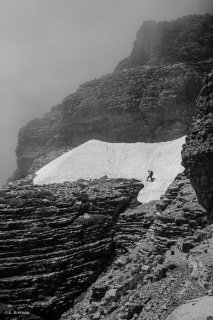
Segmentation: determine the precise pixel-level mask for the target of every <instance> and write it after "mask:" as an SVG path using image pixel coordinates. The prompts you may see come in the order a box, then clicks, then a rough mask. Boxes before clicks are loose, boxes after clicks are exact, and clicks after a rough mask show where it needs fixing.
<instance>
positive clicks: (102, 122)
mask: <svg viewBox="0 0 213 320" xmlns="http://www.w3.org/2000/svg"><path fill="white" fill-rule="evenodd" d="M201 79H202V72H200V71H197V70H194V69H193V68H191V67H187V66H185V65H184V64H177V65H171V66H166V67H163V66H161V67H137V68H135V69H129V70H126V71H121V72H114V73H112V74H110V75H107V76H104V77H102V78H99V79H96V80H93V81H90V82H87V83H85V84H84V85H82V86H81V87H80V88H79V89H78V90H77V91H76V93H74V94H72V95H70V96H68V97H67V98H66V99H65V100H64V101H63V103H62V104H61V105H58V106H56V107H54V108H53V109H52V110H51V111H50V112H49V113H47V114H46V115H45V116H44V117H43V118H42V119H36V120H33V121H31V122H29V123H28V124H27V125H26V126H25V127H24V128H22V129H21V130H20V132H19V140H18V147H17V150H16V154H17V164H18V172H17V175H16V176H15V178H19V177H24V176H25V175H27V174H28V172H29V171H31V172H34V171H35V170H37V169H38V168H40V167H42V166H43V165H44V164H46V163H48V162H50V161H51V160H53V159H55V158H56V157H58V156H59V155H61V154H62V153H63V152H65V151H67V150H68V149H72V148H74V147H77V146H78V145H80V144H82V143H84V142H86V141H88V140H91V139H97V140H102V141H107V142H159V141H168V140H174V139H176V138H180V137H182V136H184V134H185V130H186V128H187V126H188V124H189V122H190V120H191V118H192V115H193V113H194V108H195V101H196V98H197V95H198V93H199V91H200V89H201V82H202V80H201Z"/></svg>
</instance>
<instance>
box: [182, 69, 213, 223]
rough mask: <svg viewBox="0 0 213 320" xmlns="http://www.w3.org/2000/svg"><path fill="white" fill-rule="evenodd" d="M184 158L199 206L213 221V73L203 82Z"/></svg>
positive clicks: (184, 149) (184, 147)
mask: <svg viewBox="0 0 213 320" xmlns="http://www.w3.org/2000/svg"><path fill="white" fill-rule="evenodd" d="M182 158H183V165H184V166H185V168H186V174H187V176H188V177H189V178H190V180H191V182H192V185H193V187H194V188H195V190H196V192H197V196H198V199H199V201H200V203H201V204H202V205H203V206H204V207H205V208H206V209H207V210H208V211H209V212H211V213H212V218H213V73H211V74H209V75H208V76H207V77H206V78H205V80H204V86H203V88H202V90H201V93H200V96H199V99H198V101H197V106H196V115H195V117H194V119H193V122H192V124H191V126H190V128H189V130H188V133H187V138H186V144H185V145H184V146H183V151H182Z"/></svg>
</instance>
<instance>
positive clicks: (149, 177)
mask: <svg viewBox="0 0 213 320" xmlns="http://www.w3.org/2000/svg"><path fill="white" fill-rule="evenodd" d="M148 173H149V175H148V177H147V179H146V181H149V179H150V181H151V182H153V181H154V180H155V179H154V178H153V171H150V170H148Z"/></svg>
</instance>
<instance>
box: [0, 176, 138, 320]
mask: <svg viewBox="0 0 213 320" xmlns="http://www.w3.org/2000/svg"><path fill="white" fill-rule="evenodd" d="M141 187H142V184H141V183H140V182H137V181H135V180H124V179H121V180H109V179H104V178H103V179H101V180H93V181H77V182H75V183H64V184H58V185H54V184H53V185H49V186H37V185H33V184H32V181H31V180H30V179H26V180H20V181H18V182H16V183H11V184H9V185H8V186H7V187H6V188H3V189H2V190H1V191H0V203H1V204H0V219H1V221H3V222H4V223H2V224H1V227H0V251H1V253H0V302H1V303H4V304H5V305H8V304H9V305H12V308H10V311H11V313H13V310H15V311H18V312H29V318H30V316H32V314H34V315H37V316H38V319H45V320H47V319H57V318H58V317H59V315H60V314H61V313H62V312H63V311H64V310H66V309H67V308H68V307H69V306H71V305H72V303H73V301H74V299H75V298H76V297H77V296H79V294H81V293H82V292H83V291H85V290H86V288H87V287H88V286H89V285H90V284H91V283H92V282H93V281H94V280H95V279H96V278H97V276H98V275H99V274H100V272H101V271H102V269H103V267H104V266H105V265H106V264H107V263H108V262H109V261H110V259H111V255H112V253H113V250H114V247H115V242H114V236H115V233H116V221H117V219H118V215H119V213H120V212H122V211H123V210H124V209H125V208H126V207H127V206H128V205H129V203H130V202H131V201H132V200H133V199H134V198H135V197H136V195H137V193H138V192H139V190H140V189H141ZM33 319H34V318H33Z"/></svg>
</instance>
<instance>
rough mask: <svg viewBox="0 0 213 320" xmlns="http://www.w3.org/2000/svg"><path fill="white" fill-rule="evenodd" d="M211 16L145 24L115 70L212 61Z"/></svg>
mask: <svg viewBox="0 0 213 320" xmlns="http://www.w3.org/2000/svg"><path fill="white" fill-rule="evenodd" d="M212 26H213V16H212V15H210V14H206V15H204V16H199V15H191V16H186V17H182V18H179V19H177V20H173V21H162V22H158V23H157V22H155V21H146V22H144V23H143V25H142V27H141V28H140V29H139V31H138V33H137V37H136V40H135V42H134V47H133V50H132V52H131V54H130V56H129V57H128V58H125V59H124V60H122V61H121V62H120V63H119V64H118V66H117V68H116V70H122V69H124V68H130V67H131V68H132V67H136V66H140V65H145V64H151V65H153V64H159V63H160V64H168V63H169V64H173V63H177V62H186V63H190V64H193V63H197V62H199V61H201V60H205V59H210V58H212V54H213V46H212V41H213V35H212V28H213V27H212Z"/></svg>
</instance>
